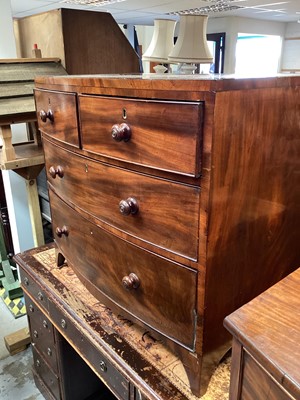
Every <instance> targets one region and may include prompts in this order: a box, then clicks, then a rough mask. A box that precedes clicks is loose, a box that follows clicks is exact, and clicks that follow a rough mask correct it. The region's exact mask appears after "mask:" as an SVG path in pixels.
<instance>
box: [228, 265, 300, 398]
mask: <svg viewBox="0 0 300 400" xmlns="http://www.w3.org/2000/svg"><path fill="white" fill-rule="evenodd" d="M299 292H300V269H297V270H296V271H295V272H293V273H291V274H290V275H289V276H287V277H286V278H284V279H283V280H282V281H280V282H279V283H277V284H276V285H274V286H273V287H272V288H270V289H268V290H267V291H266V292H264V293H262V294H261V295H260V296H258V297H256V298H255V299H254V300H252V301H251V302H249V303H248V304H246V305H244V306H243V307H241V308H240V309H238V310H237V311H235V312H234V313H232V314H231V315H229V316H228V317H226V319H225V322H224V323H225V326H226V328H227V329H228V330H229V331H230V333H231V334H232V335H233V351H232V363H231V383H230V397H229V399H230V400H265V399H276V400H296V399H300V361H299V360H300V296H299Z"/></svg>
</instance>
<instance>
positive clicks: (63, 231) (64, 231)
mask: <svg viewBox="0 0 300 400" xmlns="http://www.w3.org/2000/svg"><path fill="white" fill-rule="evenodd" d="M55 233H56V234H57V236H58V237H62V236H63V235H65V236H69V231H68V228H67V227H66V226H65V225H64V226H63V227H61V228H60V227H59V226H58V227H57V228H56V229H55Z"/></svg>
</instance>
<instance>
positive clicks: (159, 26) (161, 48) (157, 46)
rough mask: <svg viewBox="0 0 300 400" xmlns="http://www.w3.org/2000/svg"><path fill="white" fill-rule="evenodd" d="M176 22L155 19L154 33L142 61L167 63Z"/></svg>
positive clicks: (172, 45)
mask: <svg viewBox="0 0 300 400" xmlns="http://www.w3.org/2000/svg"><path fill="white" fill-rule="evenodd" d="M175 24H176V21H173V20H170V19H155V20H154V32H153V36H152V39H151V42H150V45H149V47H148V48H147V50H146V51H145V53H144V54H143V57H142V59H143V61H152V62H158V63H168V55H169V54H170V52H171V51H172V49H173V47H174V30H175Z"/></svg>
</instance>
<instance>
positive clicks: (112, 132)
mask: <svg viewBox="0 0 300 400" xmlns="http://www.w3.org/2000/svg"><path fill="white" fill-rule="evenodd" d="M79 110H80V124H81V134H82V148H83V149H84V150H87V151H90V152H92V153H97V154H101V155H103V156H106V157H111V158H115V159H119V160H123V161H126V162H130V163H135V164H141V165H145V166H147V167H151V168H156V169H161V170H166V171H173V172H176V173H180V174H186V175H191V176H199V174H200V169H201V158H200V154H201V144H202V112H203V103H199V102H198V103H197V102H194V103H185V102H168V101H154V100H153V101H151V100H132V99H126V98H105V97H95V96H94V97H93V96H79ZM124 124H126V125H124Z"/></svg>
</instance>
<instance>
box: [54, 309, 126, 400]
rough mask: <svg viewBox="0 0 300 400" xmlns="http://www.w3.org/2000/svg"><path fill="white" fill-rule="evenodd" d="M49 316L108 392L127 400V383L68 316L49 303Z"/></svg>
mask: <svg viewBox="0 0 300 400" xmlns="http://www.w3.org/2000/svg"><path fill="white" fill-rule="evenodd" d="M50 314H51V318H52V320H53V323H54V324H55V325H56V327H57V329H58V330H59V331H60V332H61V334H62V335H63V336H64V337H65V338H66V339H67V341H68V342H69V343H71V344H72V346H73V347H74V348H76V351H77V352H78V353H79V355H80V356H81V357H83V358H84V359H85V360H86V361H87V362H88V364H89V365H90V366H91V367H92V368H93V369H94V371H95V372H96V373H97V375H98V376H99V377H100V378H101V380H102V381H104V382H105V383H107V385H108V387H109V388H110V390H111V391H112V392H114V394H116V395H117V396H118V398H121V399H124V400H127V399H129V381H127V379H126V378H125V377H124V376H123V375H122V374H121V373H120V372H119V371H118V370H117V369H116V368H115V367H114V366H113V365H112V364H111V363H110V362H109V361H108V360H107V359H106V357H104V356H103V354H102V353H100V352H99V350H97V349H96V348H95V347H94V346H93V345H92V344H91V342H90V341H89V340H88V339H87V338H86V337H85V336H84V335H82V334H81V333H80V331H79V330H78V329H77V328H76V327H75V325H74V324H73V323H72V322H71V321H70V320H69V318H68V316H66V315H64V314H62V312H61V311H60V310H59V309H58V308H57V306H55V305H53V304H52V303H50Z"/></svg>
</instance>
